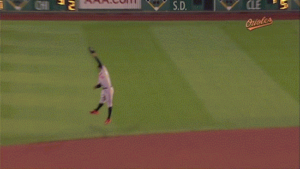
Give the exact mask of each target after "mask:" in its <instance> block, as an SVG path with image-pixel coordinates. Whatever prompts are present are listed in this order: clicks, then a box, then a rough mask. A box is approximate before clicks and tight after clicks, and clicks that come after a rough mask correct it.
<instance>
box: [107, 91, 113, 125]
mask: <svg viewBox="0 0 300 169" xmlns="http://www.w3.org/2000/svg"><path fill="white" fill-rule="evenodd" d="M113 95H114V88H113V87H111V88H110V89H108V90H107V106H108V116H107V119H106V121H105V124H109V123H110V122H111V113H112V106H113V104H112V100H113Z"/></svg>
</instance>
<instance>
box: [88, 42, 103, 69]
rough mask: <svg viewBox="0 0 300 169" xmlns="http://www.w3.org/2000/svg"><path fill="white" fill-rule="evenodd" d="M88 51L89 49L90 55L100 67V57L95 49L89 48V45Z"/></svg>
mask: <svg viewBox="0 0 300 169" xmlns="http://www.w3.org/2000/svg"><path fill="white" fill-rule="evenodd" d="M89 51H90V53H91V55H92V56H93V57H94V58H95V59H96V61H97V62H98V67H99V68H102V63H101V61H100V59H99V58H98V56H97V53H96V51H95V50H94V49H93V48H91V47H89Z"/></svg>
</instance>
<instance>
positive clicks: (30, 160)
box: [1, 128, 299, 169]
mask: <svg viewBox="0 0 300 169" xmlns="http://www.w3.org/2000/svg"><path fill="white" fill-rule="evenodd" d="M1 161H2V162H1V167H2V168H87V169H89V168H95V169H96V168H294V169H296V168H298V167H299V128H277V129H253V130H224V131H205V132H187V133H176V134H155V135H140V136H123V137H111V138H98V139H84V140H73V141H61V142H51V143H40V144H30V145H17V146H8V147H2V149H1Z"/></svg>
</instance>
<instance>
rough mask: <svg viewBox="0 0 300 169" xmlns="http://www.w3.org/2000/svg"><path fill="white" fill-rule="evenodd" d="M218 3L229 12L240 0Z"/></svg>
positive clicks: (224, 0)
mask: <svg viewBox="0 0 300 169" xmlns="http://www.w3.org/2000/svg"><path fill="white" fill-rule="evenodd" d="M219 1H220V3H221V4H222V5H223V6H224V8H226V9H227V10H228V11H230V10H231V9H232V8H233V7H234V6H235V5H236V4H237V3H239V2H240V0H219Z"/></svg>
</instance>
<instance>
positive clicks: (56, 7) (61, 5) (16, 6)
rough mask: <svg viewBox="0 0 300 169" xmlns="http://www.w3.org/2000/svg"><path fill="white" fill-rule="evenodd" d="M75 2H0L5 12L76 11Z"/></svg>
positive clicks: (45, 0) (40, 0) (30, 0)
mask: <svg viewBox="0 0 300 169" xmlns="http://www.w3.org/2000/svg"><path fill="white" fill-rule="evenodd" d="M76 1H77V0H0V9H1V10H7V11H76Z"/></svg>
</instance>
